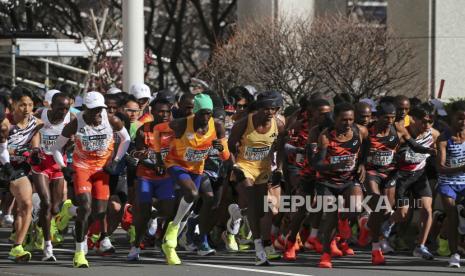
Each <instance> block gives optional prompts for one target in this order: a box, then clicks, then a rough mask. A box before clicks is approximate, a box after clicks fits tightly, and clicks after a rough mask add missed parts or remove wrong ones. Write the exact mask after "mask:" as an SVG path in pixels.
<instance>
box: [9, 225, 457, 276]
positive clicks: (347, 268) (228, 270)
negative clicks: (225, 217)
mask: <svg viewBox="0 0 465 276" xmlns="http://www.w3.org/2000/svg"><path fill="white" fill-rule="evenodd" d="M8 235H9V229H5V228H0V275H10V276H29V275H92V276H100V275H112V276H118V275H124V276H133V275H134V276H135V275H151V276H153V275H167V276H181V275H189V276H196V275H202V276H211V275H248V276H255V275H262V276H266V275H287V276H309V275H348V276H351V275H354V276H363V275H380V276H381V275H422V276H425V275H459V274H462V275H463V274H464V273H465V267H462V268H460V269H453V268H447V267H446V264H447V258H437V260H434V261H424V260H421V259H418V258H416V257H412V256H411V254H409V253H408V252H403V253H399V254H397V255H395V256H388V257H387V262H388V264H387V265H386V266H382V267H379V266H377V267H374V266H372V265H371V256H370V252H369V251H357V250H356V256H351V257H343V258H338V259H335V260H333V266H334V268H333V269H320V268H317V267H316V265H317V263H318V260H319V256H318V255H316V254H312V253H302V254H299V257H298V259H297V261H296V262H285V261H276V262H273V265H272V266H269V267H256V266H255V265H254V255H253V252H245V253H238V254H230V253H226V252H218V253H217V254H216V255H214V256H208V257H199V256H197V255H196V254H193V253H187V252H181V253H180V254H179V255H180V257H181V259H182V260H183V264H182V265H179V266H168V265H166V264H165V262H164V258H163V256H162V255H161V254H160V251H159V250H156V249H151V250H144V251H143V252H142V255H141V257H142V260H141V261H140V262H138V263H128V262H126V255H127V253H128V251H129V245H128V243H127V242H126V241H125V240H126V239H125V234H124V233H123V232H120V231H118V232H117V234H116V235H115V237H116V240H117V242H116V243H115V246H116V249H117V252H116V254H115V255H113V256H110V257H101V256H97V255H96V254H95V253H93V252H89V254H88V260H89V263H90V266H91V267H90V268H89V269H75V268H73V267H72V258H73V250H74V245H73V240H72V237H71V236H67V237H66V239H65V243H64V245H63V247H62V248H55V255H56V257H57V260H58V261H57V262H56V263H44V262H41V261H40V259H41V257H42V252H34V253H33V259H32V261H31V262H29V263H28V264H16V263H13V262H11V261H10V260H8V259H7V256H8V251H9V250H10V246H11V245H9V244H8V240H7V237H8ZM462 265H464V266H465V262H463V263H462Z"/></svg>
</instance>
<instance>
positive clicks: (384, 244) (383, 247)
mask: <svg viewBox="0 0 465 276" xmlns="http://www.w3.org/2000/svg"><path fill="white" fill-rule="evenodd" d="M380 246H381V250H382V251H383V253H384V254H389V253H394V248H392V247H391V245H390V244H389V242H388V241H387V240H382V241H381V242H380Z"/></svg>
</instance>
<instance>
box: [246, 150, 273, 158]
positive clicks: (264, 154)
mask: <svg viewBox="0 0 465 276" xmlns="http://www.w3.org/2000/svg"><path fill="white" fill-rule="evenodd" d="M270 149H271V148H270V147H263V148H252V147H245V153H244V158H245V160H249V161H262V160H265V159H266V158H268V155H269V153H270Z"/></svg>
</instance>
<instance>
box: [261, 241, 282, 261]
mask: <svg viewBox="0 0 465 276" xmlns="http://www.w3.org/2000/svg"><path fill="white" fill-rule="evenodd" d="M265 253H266V258H267V259H268V260H270V261H273V260H279V259H281V254H279V253H278V252H276V250H275V248H274V246H273V245H268V246H265Z"/></svg>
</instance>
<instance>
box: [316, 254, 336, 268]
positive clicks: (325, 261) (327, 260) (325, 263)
mask: <svg viewBox="0 0 465 276" xmlns="http://www.w3.org/2000/svg"><path fill="white" fill-rule="evenodd" d="M318 267H320V268H333V264H332V263H331V255H329V254H328V253H323V255H321V258H320V263H319V264H318Z"/></svg>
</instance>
